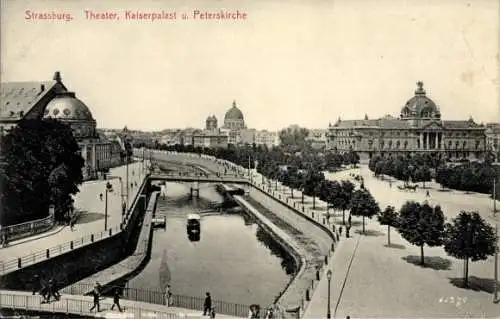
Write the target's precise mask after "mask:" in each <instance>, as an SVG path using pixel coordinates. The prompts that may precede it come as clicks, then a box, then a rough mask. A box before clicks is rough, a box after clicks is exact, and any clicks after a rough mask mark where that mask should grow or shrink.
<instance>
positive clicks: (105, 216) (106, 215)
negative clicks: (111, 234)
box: [104, 182, 113, 231]
mask: <svg viewBox="0 0 500 319" xmlns="http://www.w3.org/2000/svg"><path fill="white" fill-rule="evenodd" d="M112 191H113V185H111V183H110V182H107V183H106V199H105V204H104V230H105V231H106V230H107V229H108V192H112Z"/></svg>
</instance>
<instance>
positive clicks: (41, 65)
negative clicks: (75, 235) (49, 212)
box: [1, 0, 500, 131]
mask: <svg viewBox="0 0 500 319" xmlns="http://www.w3.org/2000/svg"><path fill="white" fill-rule="evenodd" d="M55 8H57V10H62V11H65V12H69V13H71V14H72V15H73V16H74V20H73V21H69V22H62V21H30V20H25V19H24V18H25V10H31V11H33V12H42V11H44V12H47V11H52V10H55ZM116 8H121V9H123V10H129V9H130V10H143V11H147V10H153V9H157V10H162V9H165V10H166V9H168V10H171V11H172V10H173V11H178V12H181V11H186V12H191V11H193V10H200V11H203V10H207V11H210V10H212V11H217V10H220V9H221V8H225V9H226V10H228V11H229V10H236V9H238V10H239V11H240V12H242V11H244V12H246V13H247V15H248V18H247V20H238V21H220V22H217V21H181V20H177V21H167V22H165V21H162V22H144V21H143V22H131V21H114V22H113V21H87V20H85V15H84V9H92V10H94V11H110V10H115V9H116ZM499 9H500V7H499V3H498V1H494V0H478V1H474V2H468V1H465V0H453V1H452V0H444V1H439V4H437V3H435V2H432V1H417V0H409V1H404V2H396V1H388V0H383V1H377V2H371V1H365V0H357V1H346V0H343V1H335V2H333V1H322V2H319V1H315V2H308V3H307V4H306V3H302V2H301V1H288V2H286V4H284V3H283V2H281V1H253V2H248V1H231V2H228V1H190V2H188V4H186V2H185V1H168V2H161V1H141V2H133V1H107V2H99V1H71V2H61V1H55V0H46V1H5V0H4V1H1V23H2V28H1V32H2V33H1V62H2V63H1V81H2V82H8V81H44V80H50V79H51V78H52V75H53V74H54V72H55V71H60V72H61V75H62V80H63V83H64V84H65V85H66V86H67V87H68V89H69V90H71V91H74V92H75V93H76V96H77V97H78V98H79V99H81V100H82V101H83V102H84V103H85V104H86V105H87V106H88V107H89V108H90V110H91V112H92V114H93V116H94V118H95V119H96V120H97V126H98V127H99V128H110V129H119V128H123V127H124V126H127V127H128V128H129V129H131V130H142V131H160V130H163V129H169V128H186V127H195V128H203V127H204V125H205V120H206V118H207V116H209V115H215V116H216V117H217V119H218V121H219V123H222V122H223V119H224V114H225V112H226V111H227V110H228V109H229V108H230V107H231V104H232V102H233V100H235V101H236V103H237V105H238V107H239V108H240V109H241V111H242V112H243V114H244V116H245V122H246V124H247V126H248V127H249V128H255V129H268V130H272V131H276V130H279V129H282V128H284V127H287V126H289V125H292V124H297V125H299V126H302V127H307V128H327V127H328V124H329V123H330V122H331V123H334V122H335V121H337V119H338V117H339V116H340V117H341V118H342V119H346V120H347V119H359V118H363V117H364V115H365V114H367V115H368V117H369V118H378V117H382V116H384V115H385V114H390V115H392V116H398V115H399V113H400V110H401V107H402V106H403V105H404V104H405V103H406V101H407V100H408V99H410V98H411V97H412V96H413V94H414V91H415V89H416V82H417V81H423V82H424V89H425V90H426V92H427V95H428V96H429V97H430V98H431V99H432V100H433V101H435V102H436V104H437V105H438V106H439V107H440V111H441V114H442V118H443V119H447V120H467V119H468V118H469V116H472V117H473V118H474V120H475V121H476V122H478V123H481V122H484V123H487V122H499V121H500V81H499V79H500V55H499V53H498V47H499V42H498V32H499V30H500V28H499V22H500V17H499V12H500V10H499ZM123 10H118V11H123Z"/></svg>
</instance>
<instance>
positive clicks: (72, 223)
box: [69, 216, 75, 231]
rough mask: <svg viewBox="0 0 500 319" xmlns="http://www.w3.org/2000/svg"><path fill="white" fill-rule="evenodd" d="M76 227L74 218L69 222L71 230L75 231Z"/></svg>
mask: <svg viewBox="0 0 500 319" xmlns="http://www.w3.org/2000/svg"><path fill="white" fill-rule="evenodd" d="M74 226H75V217H74V216H72V217H71V219H70V220H69V229H70V230H71V231H73V230H74V229H73V227H74Z"/></svg>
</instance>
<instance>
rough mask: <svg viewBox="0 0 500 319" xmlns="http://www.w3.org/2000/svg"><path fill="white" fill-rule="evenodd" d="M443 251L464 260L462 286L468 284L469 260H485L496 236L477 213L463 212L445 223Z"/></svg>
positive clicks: (495, 240)
mask: <svg viewBox="0 0 500 319" xmlns="http://www.w3.org/2000/svg"><path fill="white" fill-rule="evenodd" d="M445 233H446V236H445V243H444V251H446V253H447V254H448V255H450V256H453V257H455V258H457V259H463V260H464V286H465V287H467V286H468V277H469V260H471V261H473V262H474V261H478V260H485V259H487V258H488V256H491V255H493V254H494V253H495V248H496V245H497V238H496V235H495V232H494V229H493V227H491V226H490V225H488V223H486V222H485V221H484V220H483V219H482V218H481V216H480V215H479V213H477V212H465V211H462V212H460V214H459V215H458V216H457V217H456V218H454V219H453V221H452V222H451V223H447V224H446V230H445Z"/></svg>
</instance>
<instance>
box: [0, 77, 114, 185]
mask: <svg viewBox="0 0 500 319" xmlns="http://www.w3.org/2000/svg"><path fill="white" fill-rule="evenodd" d="M1 97H2V98H1V105H0V136H1V135H3V134H5V133H7V132H8V131H9V130H10V129H11V128H12V127H13V126H15V125H17V123H19V122H20V121H22V120H23V119H45V118H47V119H48V118H52V119H57V120H59V121H61V122H63V123H66V124H68V125H69V126H70V127H71V129H72V130H73V135H74V137H75V139H76V141H77V142H78V145H79V146H80V149H81V155H82V157H83V159H84V160H85V165H84V168H83V177H84V179H92V178H97V177H98V175H99V172H103V171H106V170H107V169H109V168H111V167H114V166H117V165H120V164H121V158H120V150H121V147H120V145H119V144H117V142H116V141H111V140H109V139H107V138H105V137H104V136H101V135H99V134H98V133H97V131H96V121H95V119H94V118H93V116H92V113H91V112H90V110H89V108H88V107H87V106H86V105H85V104H84V103H83V102H82V101H81V100H79V99H78V98H77V97H76V95H75V93H74V92H70V91H68V89H67V88H66V87H65V86H64V84H63V83H62V79H61V74H60V73H59V72H56V73H55V74H54V78H53V81H44V82H8V83H2V84H1Z"/></svg>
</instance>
